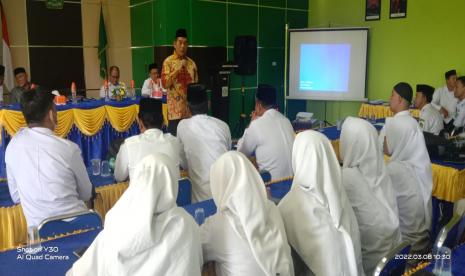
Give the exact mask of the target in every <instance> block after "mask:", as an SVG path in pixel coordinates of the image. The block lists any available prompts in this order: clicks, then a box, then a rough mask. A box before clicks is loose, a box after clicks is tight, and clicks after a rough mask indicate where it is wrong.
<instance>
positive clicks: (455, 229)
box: [434, 214, 465, 249]
mask: <svg viewBox="0 0 465 276" xmlns="http://www.w3.org/2000/svg"><path fill="white" fill-rule="evenodd" d="M464 228H465V216H463V215H459V214H454V216H453V217H452V219H451V220H450V221H449V222H448V223H447V224H446V225H445V226H444V227H443V228H442V229H441V231H440V232H439V235H438V237H437V238H436V241H435V243H434V248H440V247H442V246H447V247H449V248H451V249H452V248H454V247H455V246H456V245H457V244H458V242H459V240H460V238H461V237H462V234H463V230H464Z"/></svg>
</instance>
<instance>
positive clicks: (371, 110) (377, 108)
mask: <svg viewBox="0 0 465 276" xmlns="http://www.w3.org/2000/svg"><path fill="white" fill-rule="evenodd" d="M410 113H411V114H412V116H413V117H415V118H419V117H420V110H418V109H410ZM373 115H375V116H376V119H381V118H386V117H392V116H394V114H393V113H392V111H391V110H390V109H389V106H384V105H372V104H366V103H363V104H362V105H361V106H360V110H359V111H358V116H359V117H361V118H369V117H370V116H373Z"/></svg>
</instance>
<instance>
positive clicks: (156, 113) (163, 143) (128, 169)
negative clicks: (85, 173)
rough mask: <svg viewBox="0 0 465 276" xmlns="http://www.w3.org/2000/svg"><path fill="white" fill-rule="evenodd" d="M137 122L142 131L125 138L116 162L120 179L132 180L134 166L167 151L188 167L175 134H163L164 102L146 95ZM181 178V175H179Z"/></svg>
mask: <svg viewBox="0 0 465 276" xmlns="http://www.w3.org/2000/svg"><path fill="white" fill-rule="evenodd" d="M137 123H138V124H139V129H140V132H141V134H139V135H135V136H132V137H129V138H127V139H126V140H124V143H123V144H122V145H121V147H120V149H119V152H118V155H117V156H116V161H115V179H116V181H118V182H122V181H125V180H126V179H127V178H128V177H129V179H131V178H132V177H133V174H134V168H135V167H136V165H137V164H138V163H139V161H140V160H142V159H143V158H144V157H146V156H147V155H150V154H153V153H164V154H166V155H168V156H169V157H170V158H171V159H173V161H174V163H175V164H176V166H177V167H179V166H180V165H181V166H182V167H185V162H184V161H181V160H182V156H181V144H180V143H179V140H178V139H177V138H176V137H174V136H172V135H171V134H163V131H162V130H161V127H162V125H163V113H162V103H161V101H159V100H156V99H152V98H142V99H141V100H140V102H139V114H138V115H137ZM177 177H178V178H179V175H177Z"/></svg>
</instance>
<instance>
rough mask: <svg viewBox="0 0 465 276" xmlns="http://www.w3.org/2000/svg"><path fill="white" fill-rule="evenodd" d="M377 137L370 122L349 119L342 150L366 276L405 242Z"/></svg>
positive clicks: (343, 131)
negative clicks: (390, 252)
mask: <svg viewBox="0 0 465 276" xmlns="http://www.w3.org/2000/svg"><path fill="white" fill-rule="evenodd" d="M434 111H436V112H437V110H436V109H434ZM440 122H441V124H442V118H441V121H440ZM377 136H378V133H377V131H376V129H375V128H374V127H373V125H371V124H370V123H369V122H367V121H366V120H363V119H360V118H354V117H348V118H347V119H346V120H345V121H344V124H343V125H342V131H341V138H340V146H339V149H340V152H341V157H342V159H343V162H344V165H343V168H342V182H343V184H344V188H345V191H346V193H347V197H348V198H349V200H350V204H351V205H352V208H353V209H354V213H355V216H356V217H357V222H358V225H359V229H360V237H361V246H362V257H363V267H364V270H365V273H366V275H372V274H373V272H374V270H375V268H376V265H377V264H378V262H379V261H380V260H381V259H382V258H383V257H384V256H385V255H386V254H387V253H388V252H389V251H390V250H391V249H392V248H393V246H395V245H397V244H399V243H400V242H401V232H400V228H399V215H398V210H397V202H396V197H395V192H394V189H393V187H392V183H391V179H390V178H389V175H388V174H387V171H386V167H385V164H384V159H383V154H382V152H381V150H379V147H378V146H377Z"/></svg>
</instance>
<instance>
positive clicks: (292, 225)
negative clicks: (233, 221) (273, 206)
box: [279, 130, 364, 275]
mask: <svg viewBox="0 0 465 276" xmlns="http://www.w3.org/2000/svg"><path fill="white" fill-rule="evenodd" d="M292 168H293V170H294V181H293V183H292V187H291V190H290V191H289V193H288V194H287V195H286V196H285V197H284V198H283V199H282V200H281V202H280V203H279V210H280V211H281V215H282V217H283V219H284V225H285V226H286V233H287V238H288V240H289V243H290V244H291V246H292V247H293V248H294V250H295V251H296V252H297V254H298V255H299V256H300V258H301V259H302V260H303V261H304V262H305V264H306V265H307V267H308V268H309V269H310V270H311V271H307V273H305V275H311V273H313V274H314V275H364V272H363V266H362V256H361V250H360V233H359V230H358V226H357V219H356V218H355V215H354V212H353V210H352V207H351V206H350V203H349V201H348V199H347V196H346V193H345V191H344V188H343V187H342V180H341V168H340V166H339V163H338V161H337V158H336V155H335V153H334V150H333V148H332V146H331V143H330V142H329V140H328V138H326V137H325V136H324V135H323V134H321V133H319V132H316V131H312V130H308V131H304V132H301V133H299V134H298V135H297V137H296V139H295V142H294V147H293V149H292Z"/></svg>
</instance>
